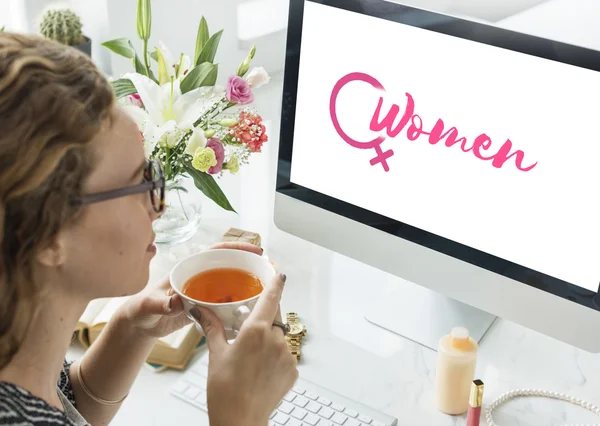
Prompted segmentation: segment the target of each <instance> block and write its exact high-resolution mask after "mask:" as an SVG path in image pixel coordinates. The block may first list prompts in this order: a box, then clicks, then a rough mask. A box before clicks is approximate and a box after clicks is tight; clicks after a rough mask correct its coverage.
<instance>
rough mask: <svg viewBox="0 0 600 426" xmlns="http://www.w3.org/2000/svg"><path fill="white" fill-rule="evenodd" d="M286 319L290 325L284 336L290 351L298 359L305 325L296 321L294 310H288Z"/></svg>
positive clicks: (304, 333) (296, 316)
mask: <svg viewBox="0 0 600 426" xmlns="http://www.w3.org/2000/svg"><path fill="white" fill-rule="evenodd" d="M286 320H287V323H288V325H289V326H290V331H289V332H288V333H287V335H286V336H285V339H286V340H287V344H288V347H289V348H290V353H291V354H292V355H294V356H295V357H296V358H297V359H298V361H299V360H300V345H301V344H302V338H303V337H304V336H305V335H306V327H304V324H302V323H301V322H300V321H298V314H297V313H295V312H289V313H288V314H287V315H286Z"/></svg>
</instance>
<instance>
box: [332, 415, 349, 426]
mask: <svg viewBox="0 0 600 426" xmlns="http://www.w3.org/2000/svg"><path fill="white" fill-rule="evenodd" d="M346 420H348V417H346V416H344V415H343V414H340V413H335V414H334V416H333V417H332V418H331V421H332V422H333V423H335V424H336V425H343V424H344V423H346Z"/></svg>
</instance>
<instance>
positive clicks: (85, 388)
mask: <svg viewBox="0 0 600 426" xmlns="http://www.w3.org/2000/svg"><path fill="white" fill-rule="evenodd" d="M81 364H82V362H81V361H79V364H78V365H77V370H76V371H75V373H76V374H77V377H78V379H79V383H80V384H81V387H82V388H83V390H84V391H85V393H86V394H87V396H89V397H90V398H92V399H93V400H94V401H96V402H98V403H99V404H103V405H118V404H120V403H122V402H123V401H125V398H127V396H128V395H129V393H128V394H127V395H125V396H124V397H123V398H121V399H119V400H118V401H109V400H106V399H102V398H99V397H97V396H96V395H94V394H93V393H92V391H91V390H89V389H88V387H87V386H86V385H85V382H84V381H83V375H82V374H81Z"/></svg>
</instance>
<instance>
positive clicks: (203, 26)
mask: <svg viewBox="0 0 600 426" xmlns="http://www.w3.org/2000/svg"><path fill="white" fill-rule="evenodd" d="M208 39H209V34H208V23H207V22H206V19H204V16H203V17H202V19H201V20H200V25H198V35H197V36H196V52H195V53H194V64H197V63H198V56H200V52H202V49H204V46H206V43H207V42H208Z"/></svg>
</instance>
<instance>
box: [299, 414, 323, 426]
mask: <svg viewBox="0 0 600 426" xmlns="http://www.w3.org/2000/svg"><path fill="white" fill-rule="evenodd" d="M319 420H320V419H319V418H318V417H317V416H315V415H314V414H309V415H307V416H306V417H305V418H304V420H303V422H304V423H306V424H309V425H311V426H315V425H316V424H317V423H319Z"/></svg>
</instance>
